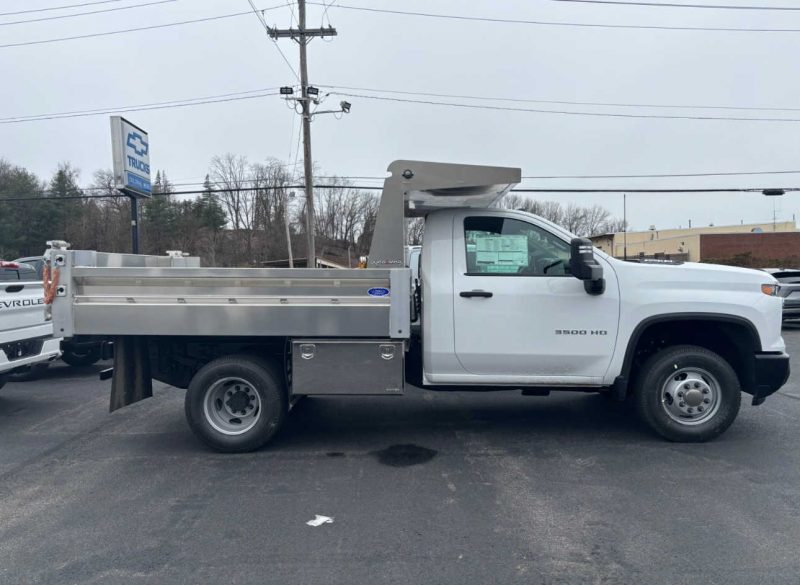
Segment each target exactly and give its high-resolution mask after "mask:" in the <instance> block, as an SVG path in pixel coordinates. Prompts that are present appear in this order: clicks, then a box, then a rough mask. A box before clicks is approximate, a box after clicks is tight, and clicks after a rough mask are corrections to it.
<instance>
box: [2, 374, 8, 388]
mask: <svg viewBox="0 0 800 585" xmlns="http://www.w3.org/2000/svg"><path fill="white" fill-rule="evenodd" d="M6 382H8V376H6V375H5V374H0V388H2V387H3V386H5V385H6Z"/></svg>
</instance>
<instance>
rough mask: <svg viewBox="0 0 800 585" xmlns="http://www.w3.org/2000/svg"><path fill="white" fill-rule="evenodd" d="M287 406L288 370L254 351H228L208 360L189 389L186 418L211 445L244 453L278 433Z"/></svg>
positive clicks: (217, 448) (222, 449)
mask: <svg viewBox="0 0 800 585" xmlns="http://www.w3.org/2000/svg"><path fill="white" fill-rule="evenodd" d="M287 409H288V406H287V397H286V391H285V386H284V383H283V375H282V373H281V371H280V370H279V369H278V368H277V367H275V366H274V365H273V364H271V363H269V362H267V361H265V360H263V359H261V358H258V357H254V356H244V355H242V356H227V357H223V358H219V359H216V360H214V361H212V362H210V363H209V364H206V365H205V366H204V367H203V368H201V369H200V371H199V372H197V374H195V376H194V377H193V378H192V381H191V382H190V384H189V389H188V390H187V392H186V402H185V410H186V420H187V421H188V423H189V426H190V427H191V429H192V431H193V432H194V433H195V435H197V436H198V437H199V438H200V439H201V440H202V441H203V442H204V443H205V444H206V445H208V446H209V447H211V448H212V449H215V450H217V451H223V452H227V453H244V452H247V451H254V450H256V449H259V448H260V447H262V446H263V445H265V444H266V443H267V442H268V441H269V440H270V439H271V438H272V437H273V436H274V435H275V433H277V432H278V430H279V429H280V427H281V425H282V424H283V421H284V419H285V417H286V412H287Z"/></svg>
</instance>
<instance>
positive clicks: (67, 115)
mask: <svg viewBox="0 0 800 585" xmlns="http://www.w3.org/2000/svg"><path fill="white" fill-rule="evenodd" d="M222 95H223V96H224V95H225V94H222ZM233 95H235V94H233ZM274 95H278V92H275V91H271V92H265V93H257V94H254V95H243V96H239V97H227V98H225V97H222V98H220V99H192V100H185V101H184V102H180V103H179V102H162V103H158V102H156V103H154V104H147V105H141V106H131V107H122V108H106V109H102V110H89V111H84V112H72V113H69V112H62V113H59V114H52V115H42V116H31V117H27V118H22V117H21V118H5V119H0V124H19V123H22V122H40V121H43V120H60V119H64V118H83V117H87V116H101V115H104V114H112V113H123V112H146V111H148V110H165V109H170V108H184V107H188V106H199V105H203V104H219V103H224V102H234V101H241V100H251V99H257V98H263V97H269V96H274Z"/></svg>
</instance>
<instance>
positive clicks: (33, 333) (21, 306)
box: [0, 261, 61, 387]
mask: <svg viewBox="0 0 800 585" xmlns="http://www.w3.org/2000/svg"><path fill="white" fill-rule="evenodd" d="M60 345H61V340H60V339H58V338H53V323H52V321H50V320H48V318H47V316H46V315H45V309H44V289H43V287H42V282H41V280H40V279H39V278H38V277H37V275H36V270H35V269H34V267H33V266H30V265H29V264H20V263H18V262H4V261H0V387H2V386H3V385H4V384H5V383H6V381H7V379H8V376H9V375H12V374H18V373H23V374H24V373H25V372H27V371H30V369H31V368H33V367H35V366H39V365H40V364H44V365H46V364H47V363H48V362H50V361H52V360H54V359H56V358H58V356H59V355H60V354H61V350H60Z"/></svg>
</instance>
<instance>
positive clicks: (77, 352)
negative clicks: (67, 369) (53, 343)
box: [61, 345, 100, 368]
mask: <svg viewBox="0 0 800 585" xmlns="http://www.w3.org/2000/svg"><path fill="white" fill-rule="evenodd" d="M61 359H62V360H64V361H65V362H66V363H68V364H69V365H71V366H72V367H73V368H85V367H87V366H91V365H92V364H94V363H96V362H97V361H99V360H100V346H99V345H77V346H74V347H73V346H69V347H67V348H65V349H64V353H63V354H62V355H61Z"/></svg>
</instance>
